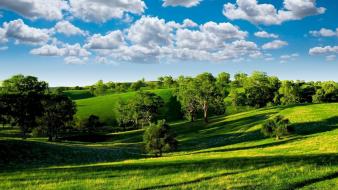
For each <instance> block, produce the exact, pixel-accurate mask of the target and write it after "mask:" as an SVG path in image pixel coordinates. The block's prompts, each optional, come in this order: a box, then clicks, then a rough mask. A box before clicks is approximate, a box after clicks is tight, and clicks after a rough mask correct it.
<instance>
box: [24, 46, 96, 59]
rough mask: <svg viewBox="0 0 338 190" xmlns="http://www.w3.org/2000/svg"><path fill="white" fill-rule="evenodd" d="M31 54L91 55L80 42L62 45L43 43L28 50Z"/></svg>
mask: <svg viewBox="0 0 338 190" xmlns="http://www.w3.org/2000/svg"><path fill="white" fill-rule="evenodd" d="M30 53H31V54H33V55H40V56H63V57H89V56H90V55H91V53H90V52H88V51H87V50H86V49H84V48H82V47H81V45H80V44H78V43H76V44H73V45H70V44H63V45H62V47H58V46H57V45H49V44H46V45H43V46H42V47H39V48H35V49H32V50H31V51H30Z"/></svg>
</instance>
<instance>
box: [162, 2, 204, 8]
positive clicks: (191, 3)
mask: <svg viewBox="0 0 338 190" xmlns="http://www.w3.org/2000/svg"><path fill="white" fill-rule="evenodd" d="M163 1H164V2H163V6H164V7H168V6H173V7H177V6H182V7H187V8H189V7H193V6H197V5H198V4H200V2H201V1H202V0H163Z"/></svg>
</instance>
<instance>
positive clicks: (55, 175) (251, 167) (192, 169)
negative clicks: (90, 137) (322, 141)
mask: <svg viewBox="0 0 338 190" xmlns="http://www.w3.org/2000/svg"><path fill="white" fill-rule="evenodd" d="M283 164H288V167H289V168H298V167H299V166H300V165H301V166H304V165H312V166H314V167H318V168H320V167H335V166H337V165H338V154H313V155H296V156H280V155H279V156H254V157H230V158H204V159H203V158H201V159H199V160H194V159H192V160H189V159H177V160H169V161H166V162H163V161H161V160H157V159H154V160H148V161H145V162H141V161H137V162H128V163H116V164H114V163H109V164H103V165H84V166H73V167H71V166H70V167H69V166H68V167H57V168H35V169H34V168H29V166H27V168H26V169H25V170H27V171H25V170H17V172H25V173H27V174H26V176H25V178H24V179H21V180H20V181H18V179H16V178H8V179H7V180H8V181H9V182H17V183H20V182H23V183H24V182H25V181H26V182H27V181H29V183H35V181H36V182H39V181H40V182H41V181H48V180H55V179H59V182H60V180H61V181H62V180H64V181H71V180H78V179H86V178H88V179H96V178H103V179H105V178H107V176H110V177H111V178H112V180H114V178H115V177H116V175H119V177H122V178H125V179H128V178H135V172H137V173H139V171H142V174H139V175H142V177H145V178H147V177H150V178H151V177H153V176H157V177H161V176H168V175H174V174H176V173H180V172H182V171H184V172H185V173H186V174H194V173H196V172H201V171H203V172H204V173H210V174H211V175H208V176H204V177H194V176H193V175H192V176H190V177H185V178H182V179H179V180H176V181H177V182H175V183H168V182H167V183H164V184H158V185H155V186H154V185H150V186H147V184H143V185H144V186H139V187H137V188H138V189H161V188H170V187H175V188H180V186H184V185H193V184H197V183H201V182H204V181H207V180H212V179H214V178H218V177H224V176H231V175H237V174H240V173H245V172H248V171H255V170H260V169H262V168H266V167H274V166H279V165H283ZM217 169H222V170H227V172H225V173H221V174H217V175H215V174H213V173H215V172H216V171H217ZM11 172H15V171H13V170H10V171H7V172H6V171H3V172H1V171H0V174H1V175H2V176H3V177H6V175H8V176H12V175H15V174H11ZM281 172H282V171H281ZM285 172H288V171H285ZM120 174H122V176H120ZM212 174H213V175H212ZM262 175H263V174H262ZM264 175H269V174H267V173H266V174H264ZM304 175H305V179H306V180H303V181H301V182H297V183H295V184H283V187H289V186H290V187H291V189H294V188H299V187H302V186H305V185H308V184H311V183H316V182H319V181H321V180H326V179H333V178H335V177H336V176H337V174H336V173H334V174H332V173H331V174H328V175H327V176H323V177H320V178H318V179H308V178H310V177H311V174H304ZM306 176H308V178H307V177H306ZM284 177H289V176H288V175H285V176H284ZM187 178H188V179H189V180H187Z"/></svg>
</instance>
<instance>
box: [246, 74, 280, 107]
mask: <svg viewBox="0 0 338 190" xmlns="http://www.w3.org/2000/svg"><path fill="white" fill-rule="evenodd" d="M279 86H280V84H279V80H278V78H277V77H269V76H267V74H266V73H263V72H257V71H256V72H253V73H252V75H251V76H250V77H248V78H246V80H245V81H244V84H243V87H244V91H245V94H246V102H247V104H248V105H249V106H255V107H264V106H266V105H267V103H269V102H273V100H274V97H275V93H276V92H277V91H278V89H279Z"/></svg>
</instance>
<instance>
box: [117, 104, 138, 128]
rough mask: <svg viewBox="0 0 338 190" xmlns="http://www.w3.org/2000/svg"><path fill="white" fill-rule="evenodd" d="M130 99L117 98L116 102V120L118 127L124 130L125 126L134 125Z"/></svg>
mask: <svg viewBox="0 0 338 190" xmlns="http://www.w3.org/2000/svg"><path fill="white" fill-rule="evenodd" d="M132 106H133V105H132V104H131V103H130V101H129V102H128V101H124V100H119V101H118V103H117V109H116V111H117V116H116V119H117V122H118V124H119V126H120V127H123V129H124V130H126V127H127V126H135V125H136V123H135V120H134V111H135V110H134V108H133V107H132Z"/></svg>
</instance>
